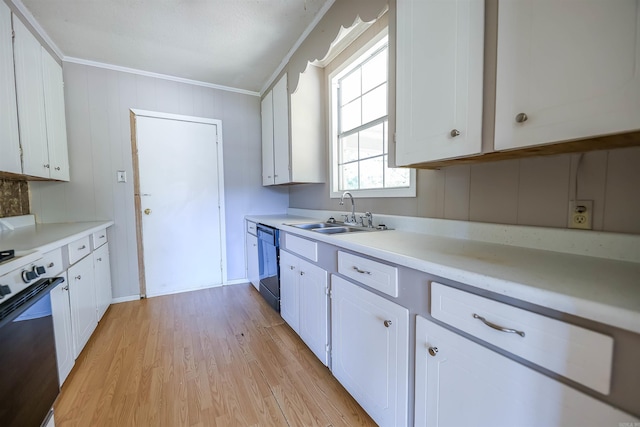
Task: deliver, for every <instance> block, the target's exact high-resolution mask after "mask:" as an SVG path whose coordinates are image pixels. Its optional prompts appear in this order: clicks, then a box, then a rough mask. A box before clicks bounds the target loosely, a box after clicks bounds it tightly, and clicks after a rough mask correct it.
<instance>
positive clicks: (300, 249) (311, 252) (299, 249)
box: [286, 233, 318, 262]
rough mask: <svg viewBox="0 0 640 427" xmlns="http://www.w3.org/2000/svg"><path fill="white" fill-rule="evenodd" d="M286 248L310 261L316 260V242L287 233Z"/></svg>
mask: <svg viewBox="0 0 640 427" xmlns="http://www.w3.org/2000/svg"><path fill="white" fill-rule="evenodd" d="M286 244H287V250H288V251H289V252H293V253H294V254H296V255H300V256H303V257H305V258H307V259H310V260H311V261H315V262H317V261H318V243H317V242H314V241H312V240H307V239H303V238H302V237H298V236H294V235H293V234H288V233H287V237H286Z"/></svg>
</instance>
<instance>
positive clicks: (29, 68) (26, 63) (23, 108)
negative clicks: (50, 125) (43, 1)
mask: <svg viewBox="0 0 640 427" xmlns="http://www.w3.org/2000/svg"><path fill="white" fill-rule="evenodd" d="M13 29H14V31H15V41H14V58H15V67H16V95H17V99H18V101H17V102H18V123H19V124H20V143H21V145H22V171H23V173H24V174H25V175H32V176H37V177H42V178H49V168H50V165H49V152H48V148H47V127H46V123H47V120H46V115H45V110H44V92H43V90H42V85H43V82H42V52H41V46H40V43H39V42H38V40H37V39H36V38H35V37H34V36H33V35H32V34H31V33H30V32H29V30H28V29H27V28H26V27H25V26H24V24H22V22H20V20H19V19H18V18H17V17H14V20H13Z"/></svg>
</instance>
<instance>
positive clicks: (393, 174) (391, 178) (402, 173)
mask: <svg viewBox="0 0 640 427" xmlns="http://www.w3.org/2000/svg"><path fill="white" fill-rule="evenodd" d="M388 164H389V161H388V159H387V156H384V181H385V182H384V184H385V185H384V186H385V187H387V188H389V187H391V188H393V187H408V186H409V180H410V178H411V173H410V172H411V169H407V168H390V167H388V166H387V165H388Z"/></svg>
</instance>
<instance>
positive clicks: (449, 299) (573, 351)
mask: <svg viewBox="0 0 640 427" xmlns="http://www.w3.org/2000/svg"><path fill="white" fill-rule="evenodd" d="M431 315H432V316H433V317H434V318H436V319H438V320H440V321H442V322H445V323H447V324H449V325H451V326H454V327H456V328H458V329H460V330H462V331H464V332H467V333H469V334H471V335H473V336H475V337H477V338H479V339H482V340H484V341H487V342H489V343H491V344H493V345H496V346H498V347H500V348H502V349H504V350H506V351H508V352H510V353H513V354H515V355H517V356H520V357H522V358H524V359H526V360H529V361H531V362H533V363H535V364H537V365H540V366H542V367H543V368H546V369H549V370H550V371H553V372H556V373H558V374H560V375H563V376H565V377H567V378H569V379H571V380H573V381H576V382H578V383H580V384H583V385H585V386H587V387H590V388H592V389H594V390H596V391H598V392H600V393H603V394H609V390H610V385H611V364H612V358H613V338H611V337H609V336H607V335H603V334H601V333H598V332H594V331H590V330H588V329H584V328H581V327H579V326H575V325H571V324H569V323H565V322H561V321H559V320H555V319H551V318H549V317H546V316H542V315H540V314H536V313H533V312H530V311H527V310H523V309H521V308H517V307H513V306H511V305H508V304H504V303H501V302H497V301H494V300H490V299H488V298H484V297H480V296H478V295H474V294H471V293H468V292H464V291H461V290H458V289H454V288H451V287H449V286H445V285H442V284H440V283H435V282H434V283H432V284H431ZM485 322H486V323H491V324H492V325H493V327H492V326H489V325H487V324H485ZM494 327H496V328H497V327H502V328H505V329H507V330H503V331H501V330H497V329H494Z"/></svg>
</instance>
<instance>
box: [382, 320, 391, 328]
mask: <svg viewBox="0 0 640 427" xmlns="http://www.w3.org/2000/svg"><path fill="white" fill-rule="evenodd" d="M382 323H384V326H385V327H386V328H388V327H389V326H391V320H385V321H384V322H382Z"/></svg>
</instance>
